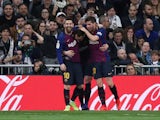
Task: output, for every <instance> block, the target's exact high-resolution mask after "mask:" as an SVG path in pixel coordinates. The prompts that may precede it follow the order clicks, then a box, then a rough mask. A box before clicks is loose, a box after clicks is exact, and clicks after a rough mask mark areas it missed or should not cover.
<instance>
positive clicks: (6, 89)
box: [0, 75, 160, 111]
mask: <svg viewBox="0 0 160 120" xmlns="http://www.w3.org/2000/svg"><path fill="white" fill-rule="evenodd" d="M113 80H114V82H115V84H116V86H117V89H118V94H119V97H120V101H121V103H122V107H121V110H160V76H115V77H113ZM104 83H105V82H104ZM73 88H74V87H72V89H71V94H72V92H73ZM104 88H105V92H106V105H107V106H108V109H109V110H116V105H115V100H114V96H113V95H112V94H111V92H110V90H109V88H108V86H107V85H106V83H105V84H104ZM76 104H77V105H79V101H78V99H76ZM79 106H80V105H79ZM64 107H65V104H64V98H63V82H62V77H61V76H22V75H17V76H5V75H0V110H3V111H4V110H5V111H8V110H17V111H19V110H63V109H64ZM89 107H90V110H99V108H100V107H101V104H100V100H99V97H98V93H97V86H96V83H95V80H92V92H91V97H90V101H89Z"/></svg>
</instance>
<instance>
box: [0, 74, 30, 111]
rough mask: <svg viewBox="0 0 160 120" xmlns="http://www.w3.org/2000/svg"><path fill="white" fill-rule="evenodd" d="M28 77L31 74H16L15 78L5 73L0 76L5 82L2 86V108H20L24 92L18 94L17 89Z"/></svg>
mask: <svg viewBox="0 0 160 120" xmlns="http://www.w3.org/2000/svg"><path fill="white" fill-rule="evenodd" d="M28 78H29V76H25V77H24V76H23V77H22V76H14V77H13V78H9V77H8V76H5V75H1V76H0V82H1V84H4V85H3V86H1V89H2V90H1V93H0V110H20V108H21V104H20V102H21V100H22V98H23V94H21V93H18V94H17V93H15V91H16V89H17V88H18V87H20V86H21V85H22V84H24V83H25V82H26V81H27V80H28Z"/></svg>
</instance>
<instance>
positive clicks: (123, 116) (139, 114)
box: [0, 111, 160, 120]
mask: <svg viewBox="0 0 160 120" xmlns="http://www.w3.org/2000/svg"><path fill="white" fill-rule="evenodd" d="M0 120H160V111H70V112H63V111H1V112H0Z"/></svg>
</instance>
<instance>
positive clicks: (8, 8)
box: [0, 2, 16, 27]
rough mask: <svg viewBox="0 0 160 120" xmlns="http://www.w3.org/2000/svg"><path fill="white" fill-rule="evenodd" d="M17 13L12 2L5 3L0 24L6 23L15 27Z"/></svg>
mask: <svg viewBox="0 0 160 120" xmlns="http://www.w3.org/2000/svg"><path fill="white" fill-rule="evenodd" d="M15 19H16V17H15V15H14V10H13V7H12V4H11V2H7V3H5V2H4V4H3V15H2V16H0V26H2V25H4V24H6V25H8V26H9V27H13V26H14V25H15Z"/></svg>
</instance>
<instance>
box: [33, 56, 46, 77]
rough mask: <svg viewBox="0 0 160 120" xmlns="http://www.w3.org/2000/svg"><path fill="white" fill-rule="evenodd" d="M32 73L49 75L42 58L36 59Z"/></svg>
mask: <svg viewBox="0 0 160 120" xmlns="http://www.w3.org/2000/svg"><path fill="white" fill-rule="evenodd" d="M30 74H32V75H48V74H49V71H48V69H47V67H46V65H45V64H44V62H43V61H42V60H39V59H37V60H35V61H34V67H33V72H32V73H30Z"/></svg>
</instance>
